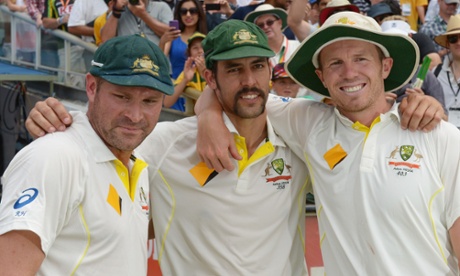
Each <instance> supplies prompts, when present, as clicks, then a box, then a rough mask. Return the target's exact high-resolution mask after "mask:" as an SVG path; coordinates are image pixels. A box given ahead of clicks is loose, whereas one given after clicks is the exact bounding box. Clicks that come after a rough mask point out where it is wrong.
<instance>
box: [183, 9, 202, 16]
mask: <svg viewBox="0 0 460 276" xmlns="http://www.w3.org/2000/svg"><path fill="white" fill-rule="evenodd" d="M189 12H190V14H191V15H194V14H198V9H197V8H190V9H186V8H180V14H181V15H187V13H189Z"/></svg>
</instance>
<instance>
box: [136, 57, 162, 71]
mask: <svg viewBox="0 0 460 276" xmlns="http://www.w3.org/2000/svg"><path fill="white" fill-rule="evenodd" d="M131 68H133V71H134V72H146V73H150V74H152V75H154V76H159V73H158V72H159V70H160V67H158V65H156V64H155V63H154V62H153V61H152V60H151V59H150V57H149V56H148V55H143V56H142V57H141V58H137V59H136V60H135V61H134V63H133V66H132V67H131Z"/></svg>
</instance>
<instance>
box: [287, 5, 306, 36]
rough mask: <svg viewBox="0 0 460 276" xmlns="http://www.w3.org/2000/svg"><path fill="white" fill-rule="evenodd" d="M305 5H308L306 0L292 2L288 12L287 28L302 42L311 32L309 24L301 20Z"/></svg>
mask: <svg viewBox="0 0 460 276" xmlns="http://www.w3.org/2000/svg"><path fill="white" fill-rule="evenodd" d="M307 5H309V4H308V3H307V1H306V0H294V1H292V4H291V6H290V7H289V11H288V17H287V21H288V26H289V28H291V30H292V32H293V33H294V34H295V36H296V37H297V39H298V40H299V41H303V40H304V39H305V38H306V37H307V36H308V35H310V31H311V25H310V23H308V22H306V21H305V20H303V18H304V16H305V7H306V6H307Z"/></svg>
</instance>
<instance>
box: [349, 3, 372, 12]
mask: <svg viewBox="0 0 460 276" xmlns="http://www.w3.org/2000/svg"><path fill="white" fill-rule="evenodd" d="M350 2H351V4H353V5H355V6H357V7H358V8H359V11H360V12H361V13H362V14H366V13H367V11H368V10H369V9H370V7H371V2H370V1H369V0H352V1H350Z"/></svg>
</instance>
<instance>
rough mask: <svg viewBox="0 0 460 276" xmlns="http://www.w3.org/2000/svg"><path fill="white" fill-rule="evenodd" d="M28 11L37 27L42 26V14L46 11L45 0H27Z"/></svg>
mask: <svg viewBox="0 0 460 276" xmlns="http://www.w3.org/2000/svg"><path fill="white" fill-rule="evenodd" d="M26 6H27V12H28V13H29V15H30V17H31V18H32V19H33V20H35V23H36V25H37V27H41V26H42V24H43V22H42V14H43V12H44V11H45V0H26Z"/></svg>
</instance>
